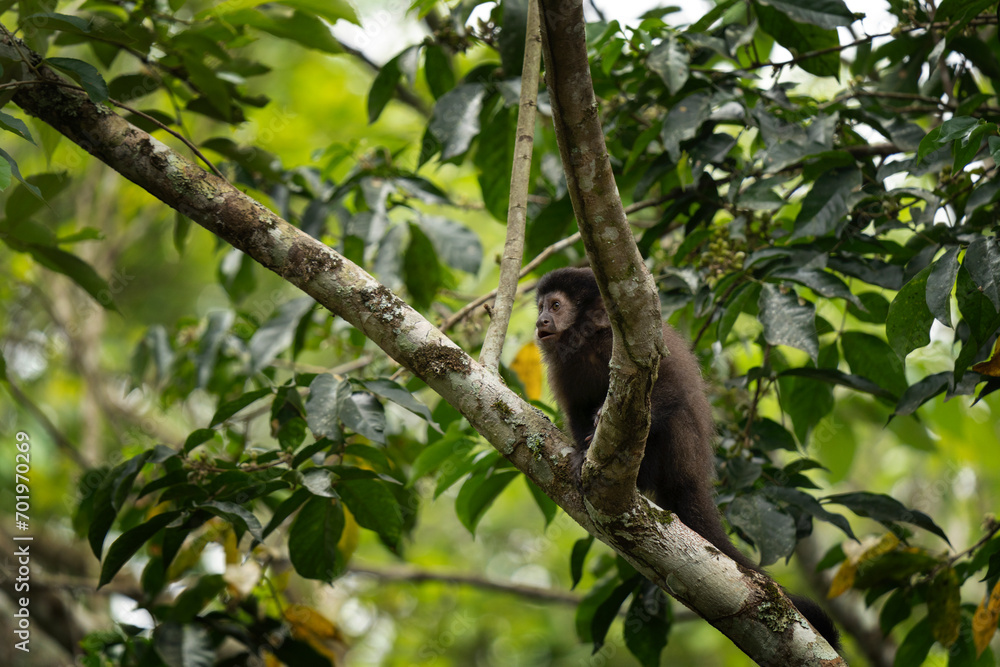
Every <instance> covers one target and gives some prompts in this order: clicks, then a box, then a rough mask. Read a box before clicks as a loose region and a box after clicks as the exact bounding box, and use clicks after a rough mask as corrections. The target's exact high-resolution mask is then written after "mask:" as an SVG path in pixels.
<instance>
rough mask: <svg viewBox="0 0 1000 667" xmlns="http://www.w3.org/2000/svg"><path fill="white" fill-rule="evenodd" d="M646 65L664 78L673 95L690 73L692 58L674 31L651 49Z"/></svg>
mask: <svg viewBox="0 0 1000 667" xmlns="http://www.w3.org/2000/svg"><path fill="white" fill-rule="evenodd" d="M646 66H647V67H649V69H651V70H652V71H653V72H655V73H656V74H658V75H659V77H660V78H661V79H663V83H665V84H666V85H667V90H668V91H670V94H671V95H676V94H677V93H678V92H679V91H680V89H681V88H683V87H684V84H685V83H687V80H688V76H689V75H690V69H689V66H690V58H689V57H688V53H687V50H685V49H684V48H683V47H682V46H681V45H680V44H679V43H678V42H677V38H676V37H675V36H674V35H673V33H671V34H669V35H668V36H667V38H666V39H664V40H663V41H661V42H660V43H659V44H657V45H656V47H654V48H653V50H652V51H650V53H649V56H648V57H647V58H646Z"/></svg>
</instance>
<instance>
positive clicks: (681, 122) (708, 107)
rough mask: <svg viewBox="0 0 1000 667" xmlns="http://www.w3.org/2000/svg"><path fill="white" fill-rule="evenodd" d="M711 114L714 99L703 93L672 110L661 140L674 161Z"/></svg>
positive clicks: (664, 125) (668, 114)
mask: <svg viewBox="0 0 1000 667" xmlns="http://www.w3.org/2000/svg"><path fill="white" fill-rule="evenodd" d="M711 113H712V98H711V97H710V96H709V95H708V94H707V93H703V92H698V93H694V94H693V95H689V96H688V97H685V98H684V99H682V100H680V101H678V102H677V104H675V105H674V106H673V108H671V109H670V111H669V112H668V113H667V117H666V119H665V120H664V121H663V132H662V133H661V134H660V139H661V141H663V147H664V148H665V149H666V151H667V155H669V156H670V158H671V159H672V160H674V161H676V160H678V159H679V158H680V150H681V149H680V145H681V143H682V142H685V141H687V140H688V139H693V138H694V137H695V136H696V135H697V134H698V131H699V130H700V129H701V126H702V124H703V123H704V122H705V121H706V120H708V117H709V115H711ZM637 196H638V195H637Z"/></svg>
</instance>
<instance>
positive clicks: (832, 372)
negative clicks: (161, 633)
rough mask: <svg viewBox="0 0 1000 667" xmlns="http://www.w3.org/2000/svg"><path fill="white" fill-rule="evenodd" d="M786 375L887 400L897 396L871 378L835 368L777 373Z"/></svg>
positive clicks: (800, 369) (799, 369) (779, 375)
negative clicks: (817, 381)
mask: <svg viewBox="0 0 1000 667" xmlns="http://www.w3.org/2000/svg"><path fill="white" fill-rule="evenodd" d="M886 347H888V346H886ZM788 376H793V377H806V378H812V379H813V380H819V381H820V382H827V383H829V384H836V385H840V386H842V387H849V388H850V389H853V390H855V391H861V392H864V393H866V394H871V395H872V396H877V397H878V398H884V399H886V400H888V401H894V400H895V399H896V396H897V394H893V393H892V392H889V391H886V390H885V389H883V388H882V387H881V386H879V385H877V384H875V382H873V381H872V380H869V379H867V378H865V377H860V376H858V375H850V374H848V373H844V372H843V371H840V370H837V369H836V368H789V369H788V370H786V371H782V372H781V373H779V374H778V377H788Z"/></svg>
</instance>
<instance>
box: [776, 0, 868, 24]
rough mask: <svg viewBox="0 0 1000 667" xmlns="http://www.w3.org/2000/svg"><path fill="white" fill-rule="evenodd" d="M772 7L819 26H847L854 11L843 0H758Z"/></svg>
mask: <svg viewBox="0 0 1000 667" xmlns="http://www.w3.org/2000/svg"><path fill="white" fill-rule="evenodd" d="M759 2H761V3H762V4H765V5H769V6H771V7H774V8H775V9H776V10H779V11H781V12H782V13H784V14H787V15H788V16H789V17H790V18H792V19H793V20H795V21H802V22H804V23H811V24H813V25H817V26H819V27H821V28H831V29H832V28H837V27H839V26H848V25H851V24H852V23H853V22H854V19H855V17H854V12H852V11H851V10H850V9H848V8H847V5H846V4H844V2H843V0H810V1H809V2H804V1H803V0H759Z"/></svg>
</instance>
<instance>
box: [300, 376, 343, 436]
mask: <svg viewBox="0 0 1000 667" xmlns="http://www.w3.org/2000/svg"><path fill="white" fill-rule="evenodd" d="M341 393H347V394H349V393H350V384H349V383H345V382H341V381H340V380H338V379H336V378H335V377H333V376H332V375H330V374H329V373H322V374H320V375H317V376H316V377H315V378H313V381H312V382H311V383H310V384H309V398H308V399H307V400H306V419H307V423H308V424H309V430H310V431H312V433H313V435H314V436H316V438H335V437H337V436H338V435H339V434H340V427H339V421H340V401H341V399H340V394H341Z"/></svg>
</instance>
